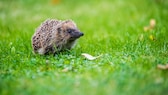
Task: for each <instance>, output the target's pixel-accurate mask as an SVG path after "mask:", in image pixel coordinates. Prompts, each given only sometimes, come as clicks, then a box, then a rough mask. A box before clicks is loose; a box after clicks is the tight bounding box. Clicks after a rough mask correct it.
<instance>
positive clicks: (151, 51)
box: [0, 0, 168, 95]
mask: <svg viewBox="0 0 168 95" xmlns="http://www.w3.org/2000/svg"><path fill="white" fill-rule="evenodd" d="M167 17H168V2H167V1H166V0H104V1H101V0H97V1H96V0H92V1H91V0H71V1H70V0H48V1H47V0H46V1H45V0H15V1H14V0H3V1H0V94H1V95H46V94H51V95H87V94H88V95H168V80H167V78H168V72H167V70H161V69H158V68H157V65H158V64H167V63H168V37H167V36H168V26H167V22H168V18H167ZM47 18H55V19H62V20H64V19H72V20H74V21H75V22H76V23H77V25H78V27H79V29H80V30H81V31H83V32H84V34H85V36H83V37H82V38H80V39H79V41H78V44H77V45H76V47H75V48H74V49H72V50H71V51H70V52H69V53H68V52H63V53H61V54H60V55H56V56H53V55H48V56H40V55H34V54H33V53H32V48H31V36H32V35H33V33H34V30H35V28H36V27H37V26H38V25H40V23H41V22H43V21H44V20H45V19H47ZM152 18H153V19H155V20H156V27H155V28H154V29H153V30H151V31H148V32H145V31H144V30H143V27H144V26H147V25H148V24H149V20H150V19H152ZM150 35H152V36H153V37H154V40H152V39H150V38H149V36H150ZM83 52H85V53H89V54H91V55H95V56H97V55H101V54H102V55H103V56H102V57H101V58H99V59H96V60H93V61H89V60H87V59H85V58H83V57H82V56H81V53H83ZM65 68H67V69H68V71H67V72H65V71H66V70H65Z"/></svg>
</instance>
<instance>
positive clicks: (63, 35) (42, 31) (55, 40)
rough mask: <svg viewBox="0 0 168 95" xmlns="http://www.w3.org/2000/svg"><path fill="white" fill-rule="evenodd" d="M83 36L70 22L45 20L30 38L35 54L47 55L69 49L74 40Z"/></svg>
mask: <svg viewBox="0 0 168 95" xmlns="http://www.w3.org/2000/svg"><path fill="white" fill-rule="evenodd" d="M81 36H83V33H82V32H80V31H79V30H78V28H77V26H76V24H75V23H74V22H73V21H72V20H66V21H59V20H46V21H44V22H43V23H42V24H41V25H40V26H39V27H38V28H37V30H36V32H35V34H34V35H33V37H32V47H33V50H34V52H35V53H39V54H48V53H56V52H60V51H63V50H66V49H71V48H72V47H73V45H74V44H75V42H76V40H77V39H78V38H79V37H81Z"/></svg>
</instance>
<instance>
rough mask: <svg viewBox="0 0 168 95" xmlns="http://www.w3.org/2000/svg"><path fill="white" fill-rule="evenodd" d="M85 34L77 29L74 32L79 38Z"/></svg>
mask: <svg viewBox="0 0 168 95" xmlns="http://www.w3.org/2000/svg"><path fill="white" fill-rule="evenodd" d="M83 35H84V34H83V32H80V31H78V30H76V31H75V32H74V37H75V38H79V37H81V36H83Z"/></svg>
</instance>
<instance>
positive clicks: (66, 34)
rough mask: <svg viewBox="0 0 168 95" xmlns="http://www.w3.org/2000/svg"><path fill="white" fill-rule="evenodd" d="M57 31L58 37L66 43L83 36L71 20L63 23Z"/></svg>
mask: <svg viewBox="0 0 168 95" xmlns="http://www.w3.org/2000/svg"><path fill="white" fill-rule="evenodd" d="M57 29H58V32H59V33H60V35H61V36H62V37H63V38H64V39H65V40H67V41H75V40H76V39H78V38H80V37H81V36H83V35H84V34H83V33H82V32H80V31H79V29H78V28H77V26H76V24H75V23H74V22H73V21H71V20H67V21H63V22H62V23H61V24H60V25H59V26H58V28H57Z"/></svg>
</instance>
